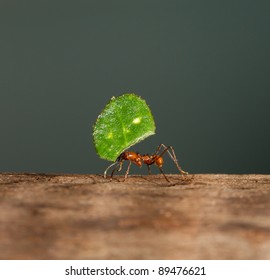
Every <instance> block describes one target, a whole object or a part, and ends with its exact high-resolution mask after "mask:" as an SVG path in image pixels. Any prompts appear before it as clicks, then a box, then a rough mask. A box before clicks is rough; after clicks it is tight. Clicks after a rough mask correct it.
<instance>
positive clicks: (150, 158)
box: [104, 144, 188, 182]
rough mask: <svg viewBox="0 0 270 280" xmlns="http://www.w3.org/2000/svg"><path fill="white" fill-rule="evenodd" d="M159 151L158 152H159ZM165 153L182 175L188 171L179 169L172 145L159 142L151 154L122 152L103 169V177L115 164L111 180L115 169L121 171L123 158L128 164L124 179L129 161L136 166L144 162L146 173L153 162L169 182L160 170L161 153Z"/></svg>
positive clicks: (127, 172)
mask: <svg viewBox="0 0 270 280" xmlns="http://www.w3.org/2000/svg"><path fill="white" fill-rule="evenodd" d="M162 148H163V151H161V152H160V150H161V149H162ZM159 152H160V153H159ZM165 153H168V154H169V156H170V158H171V159H172V160H173V162H174V163H175V165H176V167H177V169H178V170H179V172H180V174H182V175H187V174H188V172H185V171H184V170H182V169H181V167H180V166H179V164H178V162H177V158H176V155H175V152H174V149H173V148H172V146H165V145H164V144H160V145H159V146H158V147H157V150H156V152H155V153H154V154H152V155H148V154H146V155H140V154H139V153H136V152H130V151H125V152H123V153H121V154H120V156H119V157H118V158H117V159H116V161H115V162H114V163H113V164H111V165H110V166H109V167H108V168H107V169H106V170H105V171H104V178H107V171H108V170H109V169H110V168H111V167H113V166H115V165H117V166H118V169H117V167H115V168H114V169H113V171H112V173H111V177H110V179H111V180H112V178H113V174H114V172H115V171H116V169H117V171H121V169H122V165H123V162H124V161H125V160H129V164H128V168H127V171H126V173H125V178H124V181H125V180H126V179H127V177H128V174H129V169H130V165H131V163H134V164H136V165H137V166H139V167H141V166H142V164H143V163H144V164H146V165H147V168H148V174H151V170H150V166H151V165H153V164H155V165H157V167H158V168H159V170H160V172H161V173H162V175H163V176H164V178H165V179H166V181H167V182H170V181H169V179H168V178H167V177H166V175H165V174H164V172H163V170H162V166H163V162H164V161H163V157H162V156H163V155H164V154H165Z"/></svg>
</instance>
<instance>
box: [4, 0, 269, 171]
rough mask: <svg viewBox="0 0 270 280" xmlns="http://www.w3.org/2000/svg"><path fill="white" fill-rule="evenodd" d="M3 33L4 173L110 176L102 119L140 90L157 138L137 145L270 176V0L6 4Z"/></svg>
mask: <svg viewBox="0 0 270 280" xmlns="http://www.w3.org/2000/svg"><path fill="white" fill-rule="evenodd" d="M0 35H1V36H0V40H1V41H0V133H1V140H0V144H1V145H0V171H2V172H3V171H13V172H24V171H25V172H53V173H59V172H64V173H102V172H103V170H104V168H105V167H106V166H107V165H108V163H109V162H106V161H104V160H101V159H99V158H98V156H97V155H96V153H95V150H94V147H93V144H92V135H91V133H92V124H93V123H94V121H95V119H96V117H97V115H98V114H99V113H100V111H101V109H102V108H103V107H104V106H105V104H106V103H107V102H108V100H109V99H110V98H111V96H113V95H115V96H117V95H120V94H122V93H124V92H136V93H137V94H139V95H141V96H142V97H143V98H145V99H146V100H147V103H148V104H149V105H150V107H151V109H152V111H153V114H154V116H155V120H156V125H157V134H156V135H155V136H152V137H150V138H148V139H147V140H145V141H143V142H142V143H140V144H139V145H138V146H136V147H134V149H135V150H139V151H140V152H141V153H148V152H152V151H154V150H155V148H156V146H157V145H158V144H159V143H164V144H170V145H173V146H174V148H175V151H176V153H177V155H178V158H179V160H180V163H181V164H182V167H183V169H184V170H188V171H189V172H191V173H195V172H196V173H197V172H200V173H206V172H207V173H216V172H217V173H269V170H270V169H269V168H270V159H269V157H270V148H269V144H270V131H269V120H270V108H269V107H270V106H269V105H270V104H269V103H270V77H269V76H270V75H269V74H270V67H269V66H270V2H269V1H255V0H254V1H248V0H243V1H237V0H236V1H228V0H226V1H201V0H198V1H192V0H186V1H181V0H177V1H172V0H168V1H165V0H163V1H158V0H153V1H149V0H136V1H127V0H125V1H124V0H123V1H122V0H121V1H119V0H115V1H109V0H107V1H102V0H92V1H91V0H89V1H82V0H77V1H65V0H48V1H45V0H44V1H42V0H33V1H29V0H24V1H21V0H20V1H19V0H12V1H10V0H2V1H1V2H0ZM169 161H170V160H169V159H168V160H167V161H166V166H164V170H165V171H166V172H176V168H174V166H173V165H172V164H171V163H169ZM132 172H133V173H139V172H140V170H138V168H137V167H133V169H132Z"/></svg>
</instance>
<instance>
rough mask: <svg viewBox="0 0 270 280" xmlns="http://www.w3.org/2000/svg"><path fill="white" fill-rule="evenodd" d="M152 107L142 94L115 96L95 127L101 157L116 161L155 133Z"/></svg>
mask: <svg viewBox="0 0 270 280" xmlns="http://www.w3.org/2000/svg"><path fill="white" fill-rule="evenodd" d="M155 129H156V127H155V122H154V118H153V116H152V113H151V111H150V108H149V107H148V105H147V104H146V102H145V100H143V99H142V98H141V97H139V96H138V95H135V94H133V93H126V94H123V95H120V96H119V97H116V98H115V97H113V98H112V99H111V100H110V102H109V103H108V104H107V105H106V106H105V108H104V109H103V111H102V112H101V114H100V115H99V116H98V118H97V120H96V123H95V124H94V127H93V137H94V145H95V148H96V151H97V154H98V155H99V156H100V157H101V158H103V159H106V160H110V161H115V160H116V159H117V158H118V157H119V155H120V154H121V153H122V152H123V151H125V150H126V149H127V148H129V147H130V146H132V145H134V144H136V143H138V142H140V141H142V140H144V139H145V138H146V137H148V136H150V135H153V134H155Z"/></svg>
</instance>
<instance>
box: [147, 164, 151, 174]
mask: <svg viewBox="0 0 270 280" xmlns="http://www.w3.org/2000/svg"><path fill="white" fill-rule="evenodd" d="M147 169H148V175H150V174H151V168H150V165H149V164H147Z"/></svg>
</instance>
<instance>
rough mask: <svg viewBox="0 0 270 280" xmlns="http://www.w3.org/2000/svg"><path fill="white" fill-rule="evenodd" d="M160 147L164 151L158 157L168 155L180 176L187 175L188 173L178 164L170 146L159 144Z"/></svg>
mask: <svg viewBox="0 0 270 280" xmlns="http://www.w3.org/2000/svg"><path fill="white" fill-rule="evenodd" d="M160 146H162V147H163V148H164V150H163V151H162V153H161V154H160V156H162V155H163V154H165V153H166V152H167V153H168V154H169V156H170V158H171V159H172V160H173V162H174V163H175V165H176V167H177V169H178V170H179V172H180V173H181V174H182V175H188V172H186V171H184V170H183V169H182V168H181V167H180V166H179V164H178V160H177V158H176V155H175V152H174V149H173V147H172V146H168V147H167V146H165V145H164V144H160ZM170 151H171V152H170Z"/></svg>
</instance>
